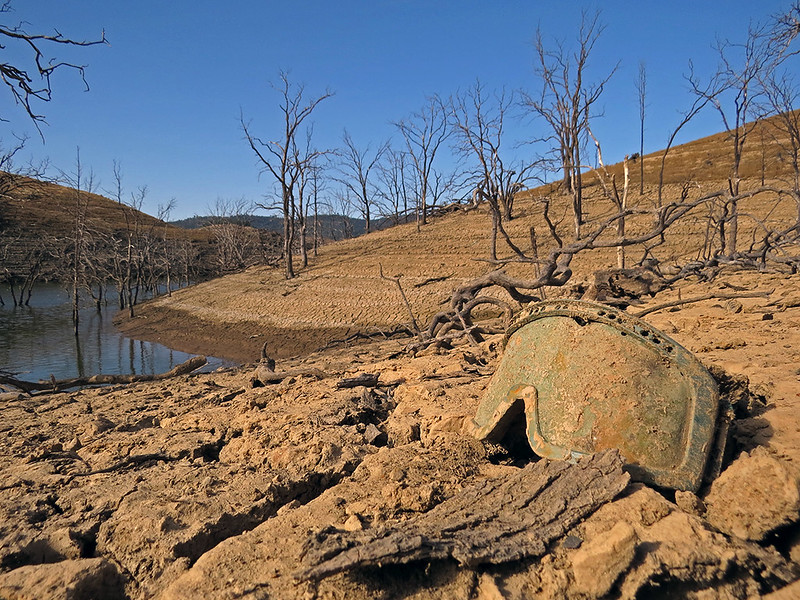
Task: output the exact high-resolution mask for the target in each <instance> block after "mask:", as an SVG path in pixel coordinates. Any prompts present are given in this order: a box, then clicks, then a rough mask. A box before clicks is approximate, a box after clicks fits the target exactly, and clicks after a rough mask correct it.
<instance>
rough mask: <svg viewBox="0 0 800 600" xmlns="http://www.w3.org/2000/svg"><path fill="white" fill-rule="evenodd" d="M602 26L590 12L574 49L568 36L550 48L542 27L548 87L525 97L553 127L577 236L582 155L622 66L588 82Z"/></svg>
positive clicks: (540, 63)
mask: <svg viewBox="0 0 800 600" xmlns="http://www.w3.org/2000/svg"><path fill="white" fill-rule="evenodd" d="M602 32H603V27H602V26H601V25H600V23H599V13H595V14H594V15H592V16H590V15H588V14H587V13H585V12H584V13H583V15H582V16H581V25H580V30H579V32H578V38H577V47H576V49H575V50H574V51H572V52H571V51H569V50H568V49H567V48H566V47H565V46H564V44H563V43H562V42H556V43H555V46H554V48H552V49H551V48H549V47H548V46H547V44H546V43H545V41H544V37H543V34H542V30H541V29H538V30H537V32H536V41H535V49H536V64H537V66H536V74H537V75H538V76H539V79H540V80H541V85H542V89H541V92H540V94H539V95H538V96H531V95H526V97H525V104H526V105H527V107H528V108H529V110H530V111H531V112H532V113H533V114H534V115H536V116H538V117H540V118H542V119H544V121H545V123H546V124H547V126H548V128H549V134H548V135H547V136H546V137H545V138H544V141H549V142H551V143H552V144H553V145H554V147H555V148H554V151H555V153H556V154H557V156H558V164H559V167H560V169H561V171H562V173H563V183H564V185H565V186H566V188H567V191H568V192H569V194H570V195H571V196H572V213H573V219H574V227H575V237H576V238H580V237H581V226H582V225H583V222H584V211H583V182H582V170H583V169H584V167H585V165H584V164H583V162H582V158H583V149H584V147H585V145H586V142H587V128H588V127H589V120H590V118H591V117H592V114H591V113H592V109H593V108H594V106H595V104H596V103H597V101H598V100H599V99H600V96H601V95H602V94H603V90H604V88H605V85H606V83H608V81H609V79H611V77H612V75H613V74H614V72H615V71H616V66H615V67H614V68H612V69H611V72H610V73H609V74H608V75H606V76H605V77H603V78H601V79H600V80H599V82H597V83H594V84H589V83H587V82H586V74H587V68H588V64H589V58H590V56H591V54H592V50H593V49H594V46H595V44H596V43H597V40H598V39H599V38H600V35H601V33H602Z"/></svg>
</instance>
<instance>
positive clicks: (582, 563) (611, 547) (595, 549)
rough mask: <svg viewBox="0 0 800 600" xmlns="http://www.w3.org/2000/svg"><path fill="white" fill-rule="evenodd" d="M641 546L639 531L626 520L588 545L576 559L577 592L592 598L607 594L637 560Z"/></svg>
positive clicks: (574, 575)
mask: <svg viewBox="0 0 800 600" xmlns="http://www.w3.org/2000/svg"><path fill="white" fill-rule="evenodd" d="M637 543H638V537H637V536H636V531H635V530H634V529H633V527H632V526H631V525H630V524H629V523H626V522H624V521H619V522H617V524H616V525H614V527H612V528H611V530H610V531H609V532H608V533H606V534H605V535H604V536H602V537H598V539H594V540H591V541H590V542H587V543H585V544H584V545H583V547H582V548H580V549H579V550H577V551H576V552H575V554H574V555H573V558H572V574H573V577H574V580H575V589H576V591H577V592H578V593H580V594H585V595H587V596H589V597H591V598H599V597H601V596H604V595H606V594H607V593H608V592H609V590H611V587H612V586H613V585H614V583H615V582H616V581H617V579H618V578H619V576H620V574H622V572H623V571H625V569H627V568H628V566H629V565H630V564H631V562H632V561H633V557H634V554H635V553H636V545H637Z"/></svg>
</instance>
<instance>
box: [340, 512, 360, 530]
mask: <svg viewBox="0 0 800 600" xmlns="http://www.w3.org/2000/svg"><path fill="white" fill-rule="evenodd" d="M342 529H344V530H345V531H361V530H362V529H364V524H363V523H362V522H361V518H360V517H359V516H358V515H355V514H353V515H350V516H349V517H348V518H347V520H346V521H345V522H344V525H342Z"/></svg>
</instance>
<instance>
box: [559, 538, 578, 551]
mask: <svg viewBox="0 0 800 600" xmlns="http://www.w3.org/2000/svg"><path fill="white" fill-rule="evenodd" d="M581 544H583V540H582V539H581V538H579V537H578V536H577V535H568V536H567V537H565V538H564V541H563V542H561V547H562V548H566V549H567V550H576V549H577V548H580V547H581Z"/></svg>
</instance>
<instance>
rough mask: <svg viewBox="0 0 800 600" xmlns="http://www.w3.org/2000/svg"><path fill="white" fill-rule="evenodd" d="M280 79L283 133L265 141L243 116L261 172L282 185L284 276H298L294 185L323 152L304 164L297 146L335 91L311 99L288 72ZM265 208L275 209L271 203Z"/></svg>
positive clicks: (242, 124)
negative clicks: (310, 120) (294, 253)
mask: <svg viewBox="0 0 800 600" xmlns="http://www.w3.org/2000/svg"><path fill="white" fill-rule="evenodd" d="M279 78H280V82H279V83H278V84H276V85H274V86H273V87H274V89H276V90H277V91H278V93H279V94H280V95H281V104H280V111H281V117H282V121H283V131H282V133H281V135H280V136H276V138H275V139H272V140H266V141H265V140H263V139H261V138H259V137H257V136H255V135H254V134H253V132H252V128H251V126H250V124H249V123H248V122H246V121H245V120H244V116H241V117H240V123H241V126H242V130H243V131H244V135H245V138H246V139H247V143H248V144H249V145H250V148H251V149H252V150H253V152H254V153H255V155H256V157H257V159H258V161H259V163H260V164H261V167H262V168H261V172H262V173H265V172H266V173H269V174H270V175H271V176H272V177H273V178H274V179H275V182H276V183H277V185H278V187H279V188H280V204H279V208H280V211H281V215H282V217H283V263H284V276H285V277H286V279H292V278H293V277H294V276H295V270H294V263H293V260H292V251H293V245H294V241H295V234H296V231H295V222H294V218H293V217H294V215H295V214H297V206H296V204H297V199H296V197H295V191H296V190H295V187H296V185H297V182H298V180H299V178H300V169H302V168H304V167H305V166H307V165H308V164H309V163H310V162H311V161H312V160H313V159H314V158H315V157H316V156H318V155H319V154H320V153H313V155H307V156H306V157H305V161H304V162H303V163H298V161H297V157H296V154H295V151H296V149H297V147H298V146H297V136H298V134H300V133H301V130H302V127H303V123H304V122H305V121H306V119H308V118H309V117H310V116H311V113H312V112H313V111H314V109H315V108H316V107H317V106H318V105H319V104H320V103H321V102H322V101H323V100H326V99H327V98H330V97H331V96H332V95H333V93H332V92H330V91H326V92H325V93H323V94H321V95H319V96H313V97H311V98H310V99H309V98H307V97H306V94H305V87H304V86H303V85H302V84H299V85H292V83H291V82H290V81H289V74H288V73H286V72H285V71H282V72H281V73H280V76H279ZM261 207H262V208H266V209H272V208H273V207H272V206H270V205H262V206H261Z"/></svg>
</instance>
